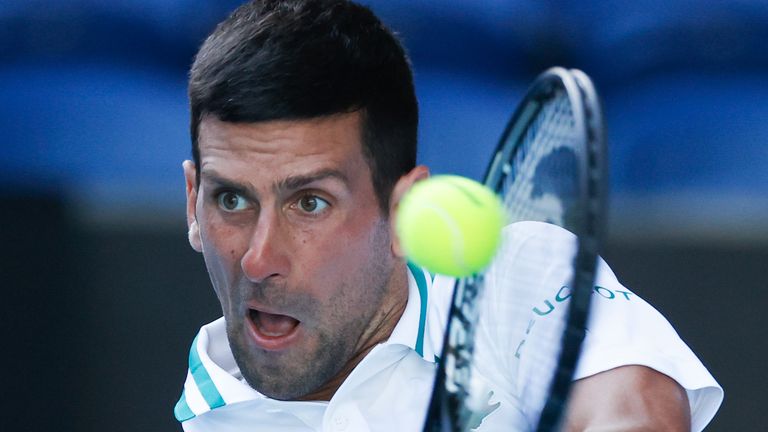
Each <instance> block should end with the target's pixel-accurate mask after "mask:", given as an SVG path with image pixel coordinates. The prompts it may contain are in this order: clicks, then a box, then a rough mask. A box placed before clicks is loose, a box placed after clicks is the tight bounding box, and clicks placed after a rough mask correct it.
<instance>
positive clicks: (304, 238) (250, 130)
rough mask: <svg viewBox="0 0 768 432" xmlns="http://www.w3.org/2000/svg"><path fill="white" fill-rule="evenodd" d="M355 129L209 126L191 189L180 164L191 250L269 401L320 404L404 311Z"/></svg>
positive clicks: (400, 272)
mask: <svg viewBox="0 0 768 432" xmlns="http://www.w3.org/2000/svg"><path fill="white" fill-rule="evenodd" d="M360 128H361V116H360V114H359V113H352V114H345V115H338V116H332V117H324V118H320V119H313V120H306V121H304V120H302V121H271V122H264V123H256V124H233V123H226V122H222V121H219V120H217V119H215V118H212V117H208V118H205V119H204V120H203V121H202V122H201V124H200V134H199V143H200V167H199V173H200V186H199V189H196V188H195V186H194V181H195V180H194V179H195V177H194V176H195V167H194V165H193V164H192V163H191V162H186V163H185V166H184V168H185V176H186V180H187V198H188V204H187V217H188V221H189V226H190V242H191V244H192V246H193V248H195V249H196V250H198V251H200V252H202V253H203V256H204V258H205V263H206V266H207V268H208V272H209V274H210V277H211V281H212V283H213V287H214V290H215V291H216V295H217V296H218V298H219V301H220V302H221V306H222V310H223V312H224V317H225V319H226V322H227V335H228V337H229V343H230V346H231V348H232V351H233V353H234V356H235V359H236V361H237V364H238V366H239V367H240V370H241V372H242V373H243V376H244V377H245V379H246V380H247V381H248V383H249V384H250V385H251V386H252V387H254V388H255V389H257V390H258V391H260V392H261V393H263V394H265V395H267V396H269V397H273V398H277V399H299V398H308V399H315V398H318V399H324V398H327V397H329V394H328V390H329V389H330V391H331V394H332V392H333V391H334V390H335V387H334V386H336V387H337V386H338V384H339V383H340V382H341V381H342V380H343V378H344V377H346V375H347V374H348V373H349V371H350V370H351V368H352V367H354V365H356V364H357V362H359V361H360V359H361V358H362V356H364V355H365V353H367V352H368V351H369V350H370V349H371V348H372V347H373V346H374V345H375V344H376V343H379V342H381V341H383V340H385V339H386V338H387V337H388V336H389V334H390V333H391V331H392V328H393V327H394V325H395V324H396V323H397V321H398V319H399V318H400V315H401V314H402V310H403V308H404V307H405V303H406V300H407V279H406V275H405V268H404V266H403V264H402V262H401V261H400V260H398V259H397V257H396V256H395V255H394V254H393V251H392V243H391V239H390V227H389V222H388V220H387V218H385V217H384V216H383V215H382V214H381V212H380V208H379V204H378V201H377V198H376V195H375V193H374V189H373V185H372V181H371V171H370V168H369V166H368V164H367V163H366V161H365V159H364V157H363V151H362V145H361V129H360ZM334 383H335V384H334Z"/></svg>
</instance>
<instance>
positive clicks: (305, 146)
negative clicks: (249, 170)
mask: <svg viewBox="0 0 768 432" xmlns="http://www.w3.org/2000/svg"><path fill="white" fill-rule="evenodd" d="M361 121H362V119H361V115H360V113H358V112H353V113H348V114H339V115H333V116H327V117H319V118H313V119H306V120H274V121H266V122H259V123H230V122H224V121H221V120H219V119H217V118H215V117H213V116H206V117H205V118H204V119H203V120H202V121H201V122H200V131H199V135H198V145H199V149H200V157H201V160H202V161H205V160H206V159H210V158H216V157H220V156H223V155H225V154H230V155H236V156H239V157H244V156H247V155H253V154H262V155H265V156H268V155H273V156H280V155H283V156H286V157H304V156H310V155H323V154H325V155H328V156H332V155H335V156H337V157H338V156H342V155H345V156H354V155H362V153H363V152H362V130H361V127H362V125H361Z"/></svg>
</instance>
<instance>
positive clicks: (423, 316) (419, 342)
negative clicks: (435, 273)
mask: <svg viewBox="0 0 768 432" xmlns="http://www.w3.org/2000/svg"><path fill="white" fill-rule="evenodd" d="M408 270H410V271H411V274H412V275H413V278H414V279H415V280H416V286H417V287H418V288H419V297H420V299H421V310H420V313H419V332H418V333H417V336H416V346H415V347H414V349H415V350H416V353H418V354H419V355H420V356H421V357H422V358H423V357H424V332H425V329H426V325H427V300H428V295H429V294H428V292H429V290H428V289H427V279H426V277H424V270H422V269H421V268H420V267H419V266H417V265H416V264H413V263H411V262H409V263H408Z"/></svg>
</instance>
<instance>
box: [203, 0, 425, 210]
mask: <svg viewBox="0 0 768 432" xmlns="http://www.w3.org/2000/svg"><path fill="white" fill-rule="evenodd" d="M189 99H190V105H191V115H192V118H191V134H192V157H193V159H194V161H195V164H196V165H197V166H198V167H199V166H200V147H199V143H198V129H199V125H200V122H201V120H202V119H203V118H204V117H205V116H206V115H214V116H216V117H217V118H218V119H219V120H221V121H225V122H233V123H254V122H261V121H268V120H301V119H310V118H316V117H322V116H329V115H333V114H340V113H349V112H354V111H360V113H361V114H362V118H363V121H362V137H361V140H362V143H363V154H364V156H365V158H366V160H367V162H368V165H369V166H370V168H371V172H372V181H373V187H374V190H375V191H376V194H377V196H378V201H379V204H380V206H381V208H382V211H383V213H384V214H387V208H388V206H389V195H390V194H391V192H392V188H393V187H394V184H395V183H396V182H397V180H398V179H399V178H400V176H402V175H403V174H405V173H407V172H408V171H410V170H411V168H413V167H414V166H415V164H416V134H417V126H418V108H417V102H416V96H415V92H414V89H413V77H412V74H411V68H410V64H409V61H408V58H407V56H406V53H405V50H404V49H403V47H402V45H401V44H400V42H399V41H398V40H397V38H396V37H395V36H394V35H393V33H392V32H391V31H390V30H389V29H388V28H386V27H385V26H384V24H382V23H381V21H379V19H378V18H377V17H376V16H375V15H374V14H373V12H371V11H370V10H369V9H368V8H366V7H364V6H360V5H357V4H354V3H352V2H349V1H345V0H254V1H250V2H248V3H246V4H244V5H242V6H240V7H239V8H238V9H237V10H236V11H235V12H233V13H232V15H230V16H229V18H227V19H226V20H225V21H223V22H222V23H220V24H219V25H218V26H217V27H216V29H215V30H214V32H213V33H212V34H211V35H210V36H209V37H208V39H206V41H205V42H204V43H203V46H202V47H201V48H200V50H199V51H198V53H197V56H196V57H195V61H194V64H193V65H192V69H191V72H190V79H189ZM198 182H199V174H198Z"/></svg>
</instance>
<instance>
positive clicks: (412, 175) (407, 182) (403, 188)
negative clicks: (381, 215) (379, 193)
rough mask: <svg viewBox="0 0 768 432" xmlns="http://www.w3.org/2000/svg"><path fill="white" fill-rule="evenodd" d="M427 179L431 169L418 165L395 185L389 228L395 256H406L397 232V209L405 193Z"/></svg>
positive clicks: (390, 208)
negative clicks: (418, 182) (415, 184)
mask: <svg viewBox="0 0 768 432" xmlns="http://www.w3.org/2000/svg"><path fill="white" fill-rule="evenodd" d="M427 177H429V168H427V167H426V166H424V165H417V166H416V167H415V168H413V169H412V170H411V171H409V172H408V174H405V175H404V176H402V177H400V179H399V180H398V181H397V183H395V187H394V188H393V189H392V196H391V197H390V200H389V215H390V217H389V225H390V226H389V228H390V232H391V233H392V253H394V254H395V256H398V257H403V256H404V253H403V250H402V248H401V247H400V239H399V238H398V237H397V230H396V229H395V224H396V223H397V207H398V205H399V204H400V201H401V200H402V199H403V196H405V193H406V192H408V191H409V190H410V189H411V187H412V186H413V185H414V183H416V182H417V181H419V180H424V179H426V178H427Z"/></svg>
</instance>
